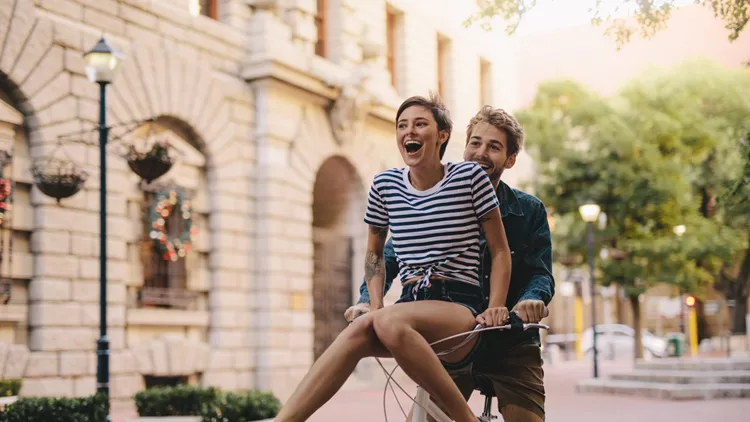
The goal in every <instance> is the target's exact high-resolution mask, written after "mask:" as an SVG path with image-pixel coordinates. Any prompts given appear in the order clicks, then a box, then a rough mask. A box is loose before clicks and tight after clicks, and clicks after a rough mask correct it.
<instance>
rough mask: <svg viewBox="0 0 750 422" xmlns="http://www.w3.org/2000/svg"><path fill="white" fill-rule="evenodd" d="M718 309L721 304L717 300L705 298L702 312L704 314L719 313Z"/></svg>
mask: <svg viewBox="0 0 750 422" xmlns="http://www.w3.org/2000/svg"><path fill="white" fill-rule="evenodd" d="M719 309H721V304H720V303H719V301H718V300H707V301H706V303H705V304H704V305H703V313H705V314H706V315H716V314H718V313H719Z"/></svg>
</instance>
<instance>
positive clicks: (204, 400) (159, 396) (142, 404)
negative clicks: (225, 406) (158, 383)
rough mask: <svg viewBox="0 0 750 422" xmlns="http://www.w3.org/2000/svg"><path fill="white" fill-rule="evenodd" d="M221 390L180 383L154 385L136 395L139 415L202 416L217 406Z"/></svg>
mask: <svg viewBox="0 0 750 422" xmlns="http://www.w3.org/2000/svg"><path fill="white" fill-rule="evenodd" d="M218 400H219V392H218V390H216V389H215V388H213V387H208V388H205V387H196V386H192V385H180V386H176V387H154V388H149V389H146V390H143V391H140V392H138V393H137V394H136V395H135V406H136V408H137V409H138V415H139V416H201V415H203V414H205V413H206V412H207V411H208V410H209V409H212V408H214V407H215V406H216V404H217V402H218Z"/></svg>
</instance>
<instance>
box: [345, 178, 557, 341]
mask: <svg viewBox="0 0 750 422" xmlns="http://www.w3.org/2000/svg"><path fill="white" fill-rule="evenodd" d="M496 193H497V198H498V200H499V201H500V215H501V216H502V219H503V225H504V226H505V233H506V236H507V238H508V246H510V251H511V262H512V269H511V276H510V287H509V289H508V297H507V300H506V307H507V308H508V310H510V309H512V308H513V307H514V306H515V305H516V303H518V302H519V301H521V300H526V299H536V300H541V301H543V302H544V304H545V305H549V303H550V301H551V300H552V296H553V295H554V294H555V280H554V278H553V277H552V241H551V236H550V230H549V224H548V222H547V211H546V209H545V208H544V204H543V203H542V201H540V200H539V199H538V198H536V197H534V196H533V195H529V194H527V193H525V192H521V191H519V190H517V189H512V188H510V187H509V186H508V185H506V184H505V183H503V182H502V181H501V182H500V184H499V185H498V188H497V192H496ZM480 251H481V252H482V253H481V256H482V258H481V263H480V268H479V277H480V282H481V283H482V286H483V289H484V292H485V304H484V305H485V306H487V304H488V302H489V281H490V270H491V264H492V257H491V256H490V253H489V250H488V249H487V245H486V242H485V239H484V236H482V237H481V239H480ZM384 258H385V286H384V290H385V292H384V293H383V294H384V295H385V293H387V292H388V290H389V289H390V287H391V285H392V284H393V279H394V278H396V276H398V270H399V268H398V262H397V260H396V253H395V252H394V250H393V244H392V242H391V239H388V242H386V245H385V250H384ZM359 292H360V298H359V301H358V302H357V303H369V302H370V294H369V292H368V291H367V284H366V282H363V283H362V285H361V286H360V288H359ZM520 337H521V338H518V339H517V341H519V342H520V341H523V340H531V341H533V342H536V343H537V344H538V343H539V331H538V330H529V332H528V333H527V335H523V336H520Z"/></svg>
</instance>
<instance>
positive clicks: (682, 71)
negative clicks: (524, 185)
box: [517, 62, 750, 355]
mask: <svg viewBox="0 0 750 422" xmlns="http://www.w3.org/2000/svg"><path fill="white" fill-rule="evenodd" d="M746 78H747V74H746V73H738V72H732V71H725V70H723V69H720V68H717V67H716V66H711V65H708V64H706V63H702V62H701V63H688V64H686V65H683V66H681V67H679V68H676V69H670V70H669V71H662V72H657V71H651V72H649V73H646V74H644V75H642V76H640V77H639V78H637V79H636V80H634V81H633V82H632V83H630V84H629V85H627V86H626V87H624V88H623V90H622V91H621V93H620V94H618V95H617V96H615V97H612V98H602V97H599V96H598V95H596V94H594V93H591V92H589V91H587V90H586V89H585V88H584V87H582V86H581V85H579V84H577V83H575V82H570V81H551V82H547V83H544V84H542V85H541V86H540V87H539V90H538V92H537V95H536V97H535V99H534V102H533V104H532V106H531V107H529V108H528V109H525V110H522V111H520V112H519V113H518V114H517V116H518V118H519V120H520V121H521V123H522V124H523V125H524V128H525V130H526V132H527V139H528V146H527V149H528V150H529V153H530V154H531V156H532V157H533V158H534V161H535V164H536V166H537V170H538V171H537V173H538V176H537V178H536V179H535V186H534V189H535V191H536V192H537V193H538V195H539V196H540V197H541V198H542V200H543V201H545V203H546V204H548V206H549V207H550V208H551V210H553V212H554V213H555V214H556V215H557V216H558V219H557V221H558V222H561V221H565V222H566V225H563V224H561V223H558V224H556V226H557V227H560V230H556V231H557V232H558V233H556V238H555V239H554V241H555V256H556V258H561V257H562V258H565V257H569V256H573V255H582V254H583V248H584V247H585V242H584V236H583V234H584V226H583V222H582V221H581V219H580V217H578V216H577V213H578V206H579V205H580V203H581V202H582V201H584V200H587V199H592V200H594V201H596V202H597V203H598V204H599V205H601V207H602V211H603V212H605V213H606V215H607V217H608V223H607V227H606V229H604V230H602V231H599V232H597V245H598V246H599V247H606V248H608V249H609V250H610V251H611V252H612V253H611V254H610V256H611V257H613V258H614V259H608V260H607V261H605V262H599V267H598V271H599V276H598V279H599V280H600V281H601V282H602V284H609V283H613V282H615V283H618V284H619V285H621V286H622V287H623V289H624V291H625V293H626V295H627V296H628V298H629V299H630V303H631V306H632V307H633V314H634V315H635V321H634V323H635V324H634V325H635V329H636V332H640V331H641V322H640V309H639V306H640V302H639V300H638V299H639V296H640V295H641V294H643V293H644V292H645V291H646V290H647V289H648V288H650V287H651V286H653V285H654V284H656V283H661V282H665V283H670V284H672V285H675V286H677V287H678V288H679V289H680V291H682V292H696V293H700V292H701V290H702V289H703V288H704V287H705V286H707V285H709V284H711V283H712V282H714V281H715V280H717V279H718V278H720V275H721V274H722V272H725V273H726V272H727V269H729V268H732V267H733V265H734V263H736V262H737V254H738V251H740V250H743V248H745V249H746V248H748V243H747V239H748V230H747V227H749V226H748V225H745V226H744V229H743V228H742V227H743V226H741V224H740V222H739V219H738V217H736V216H732V215H731V213H730V212H729V210H724V209H723V208H722V209H720V210H719V211H716V209H717V206H716V204H715V201H714V202H712V203H713V204H714V205H712V207H713V208H712V209H713V210H714V212H713V214H712V215H710V216H709V215H707V214H706V213H705V212H704V210H705V209H706V206H704V202H705V199H704V197H705V192H706V191H707V190H711V191H712V192H717V191H719V190H720V186H723V185H725V184H726V183H727V181H729V180H733V178H736V177H737V175H738V169H739V167H740V164H741V162H742V161H741V159H740V158H741V157H740V154H734V153H733V149H732V146H733V145H736V143H737V140H738V139H740V138H738V137H736V135H737V134H739V133H750V132H748V131H747V128H746V127H745V126H744V125H746V123H745V122H747V121H750V109H749V108H748V104H747V103H746V100H744V99H745V98H748V93H749V92H748V91H747V90H748V89H750V81H748V80H746ZM743 131H744V132H743ZM709 188H710V189H709ZM745 217H747V215H745ZM680 224H685V225H686V226H688V227H689V229H688V232H687V233H686V234H685V235H683V236H682V237H679V238H678V237H677V236H676V235H675V233H674V232H673V228H674V227H675V226H677V225H680ZM563 226H565V227H563ZM583 256H585V255H583ZM636 341H637V344H636V353H637V354H638V355H640V354H641V351H642V349H641V345H640V336H636Z"/></svg>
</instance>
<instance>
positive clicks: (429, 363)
mask: <svg viewBox="0 0 750 422" xmlns="http://www.w3.org/2000/svg"><path fill="white" fill-rule="evenodd" d="M373 317H374V328H375V333H376V334H377V336H378V339H380V341H381V343H382V344H383V345H384V346H385V347H386V348H387V349H388V350H389V351H390V352H391V355H393V357H394V358H395V359H396V362H397V363H398V364H399V365H400V366H401V369H403V370H404V372H406V374H407V375H409V377H410V378H412V379H413V380H414V381H415V382H417V383H418V384H419V385H420V386H421V387H422V388H424V389H425V390H427V392H428V393H430V395H431V396H434V397H435V398H436V399H437V400H438V401H440V402H441V403H443V405H444V406H445V409H446V410H447V413H449V414H450V415H451V416H452V417H453V418H454V420H455V421H456V422H476V420H477V417H476V416H475V415H474V413H473V412H472V411H471V409H470V408H469V405H468V404H467V403H466V401H465V400H464V397H463V395H462V394H461V391H460V390H459V389H458V387H457V386H456V384H455V383H454V382H453V380H452V379H451V377H450V375H448V372H447V371H446V370H445V368H444V367H443V365H442V364H441V363H440V359H438V357H437V355H436V354H435V350H433V348H431V347H430V345H429V343H432V342H435V341H437V340H440V339H443V338H445V337H449V336H451V335H454V334H458V333H460V332H464V331H469V330H471V329H472V328H474V325H475V324H476V321H475V318H474V316H473V315H472V313H471V311H469V310H468V309H467V308H466V307H464V306H461V305H458V304H455V303H451V302H443V301H438V300H425V301H417V302H409V303H398V304H395V305H393V306H389V307H387V308H383V309H381V310H379V311H378V313H377V314H374V315H373ZM462 340H463V339H461V338H459V339H456V340H455V341H453V342H452V344H457V343H459V342H461V341H462ZM446 343H447V342H446ZM475 343H476V339H474V340H472V341H471V342H470V343H469V344H467V345H466V346H463V347H462V348H461V349H459V350H457V351H456V352H454V353H452V354H451V355H449V356H446V357H445V358H443V359H444V360H445V361H449V362H456V361H458V360H460V359H462V358H463V357H465V356H466V355H467V354H468V353H469V351H471V349H472V348H473V347H474V345H475ZM449 347H451V344H441V345H440V348H441V349H442V350H445V349H447V348H449Z"/></svg>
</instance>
